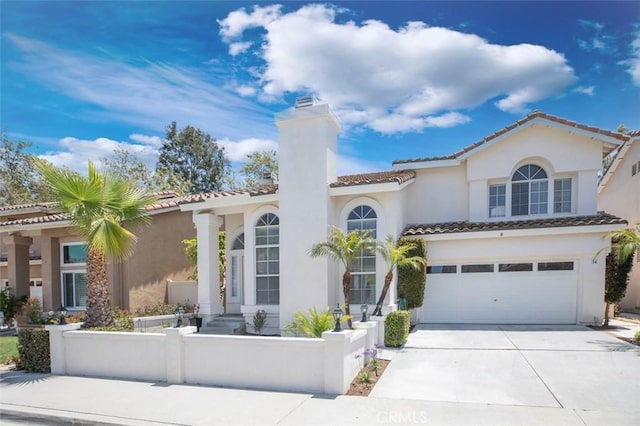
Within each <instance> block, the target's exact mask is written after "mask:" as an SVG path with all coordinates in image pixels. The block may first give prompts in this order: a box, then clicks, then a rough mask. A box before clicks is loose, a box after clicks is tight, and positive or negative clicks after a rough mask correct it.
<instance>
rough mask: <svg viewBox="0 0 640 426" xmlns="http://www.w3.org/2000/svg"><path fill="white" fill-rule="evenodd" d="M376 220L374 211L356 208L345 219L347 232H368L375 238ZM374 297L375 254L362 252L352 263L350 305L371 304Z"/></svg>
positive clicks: (361, 207)
mask: <svg viewBox="0 0 640 426" xmlns="http://www.w3.org/2000/svg"><path fill="white" fill-rule="evenodd" d="M377 218H378V216H377V215H376V212H375V210H373V209H372V208H371V207H369V206H358V207H356V208H355V209H353V210H351V213H349V216H348V217H347V231H348V232H351V231H354V230H358V231H369V233H370V237H371V238H376V227H377ZM375 297H376V253H375V251H369V250H363V251H361V252H360V253H359V255H358V256H356V258H355V259H354V261H353V266H352V268H351V290H350V292H349V301H350V303H351V304H358V305H359V304H362V303H367V304H373V303H375Z"/></svg>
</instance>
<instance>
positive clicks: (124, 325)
mask: <svg viewBox="0 0 640 426" xmlns="http://www.w3.org/2000/svg"><path fill="white" fill-rule="evenodd" d="M113 323H114V324H113V325H112V326H106V327H90V328H89V330H91V331H134V327H133V314H132V313H131V312H128V311H123V310H121V309H116V310H115V311H114V312H113Z"/></svg>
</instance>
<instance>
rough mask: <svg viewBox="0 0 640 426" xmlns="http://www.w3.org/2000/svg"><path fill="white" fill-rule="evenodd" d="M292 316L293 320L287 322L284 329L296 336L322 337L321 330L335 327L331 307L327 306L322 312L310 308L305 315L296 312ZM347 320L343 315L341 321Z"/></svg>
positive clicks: (347, 317) (346, 316)
mask: <svg viewBox="0 0 640 426" xmlns="http://www.w3.org/2000/svg"><path fill="white" fill-rule="evenodd" d="M293 317H294V320H292V321H290V322H289V324H287V326H286V327H285V331H286V332H287V333H291V334H294V335H296V336H306V337H322V333H323V332H325V331H329V330H333V329H334V327H335V322H334V321H333V314H332V310H331V308H327V309H326V310H325V311H323V312H318V311H317V310H316V308H311V309H309V310H308V311H307V315H305V314H304V313H303V312H296V313H294V314H293ZM348 320H349V316H348V315H344V316H343V317H342V321H341V322H346V321H348Z"/></svg>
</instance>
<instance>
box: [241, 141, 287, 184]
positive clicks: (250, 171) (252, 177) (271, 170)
mask: <svg viewBox="0 0 640 426" xmlns="http://www.w3.org/2000/svg"><path fill="white" fill-rule="evenodd" d="M247 158H248V160H249V161H248V162H246V163H244V164H243V165H242V168H241V169H240V173H242V174H243V175H244V179H245V185H246V187H247V188H251V187H254V186H257V185H258V182H259V181H260V179H263V178H264V177H265V176H274V175H275V176H277V175H278V154H277V153H276V151H275V150H270V151H264V152H254V153H251V154H249V155H247Z"/></svg>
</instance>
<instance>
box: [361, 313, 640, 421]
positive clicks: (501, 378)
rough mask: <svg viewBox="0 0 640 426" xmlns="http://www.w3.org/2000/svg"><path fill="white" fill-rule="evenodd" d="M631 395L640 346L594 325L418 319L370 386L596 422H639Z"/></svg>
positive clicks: (377, 391) (387, 392)
mask: <svg viewBox="0 0 640 426" xmlns="http://www.w3.org/2000/svg"><path fill="white" fill-rule="evenodd" d="M638 395H640V347H637V346H633V345H631V344H628V343H626V342H623V341H621V340H619V339H616V338H615V337H613V336H611V335H609V334H607V333H604V332H602V331H594V330H591V329H590V328H588V327H583V326H522V325H521V326H511V325H507V326H498V325H426V324H423V325H419V326H417V327H416V328H415V329H414V331H413V332H412V333H411V334H410V336H409V339H408V342H407V344H406V345H405V347H404V348H403V349H401V350H399V351H398V352H397V353H395V354H394V355H393V361H392V362H391V364H390V365H389V367H388V368H387V370H386V371H385V373H384V376H383V377H382V378H381V379H380V381H379V382H378V383H377V384H376V387H375V388H374V390H373V392H372V393H371V396H375V397H381V398H399V399H415V400H424V401H442V402H461V403H479V404H505V405H515V406H535V407H556V408H569V409H574V410H585V412H584V413H582V414H581V415H583V416H586V417H588V416H589V415H592V416H596V418H595V419H592V420H596V423H599V421H598V420H603V421H604V423H603V424H607V423H609V424H615V423H618V424H629V423H630V424H634V423H635V424H640V397H639V396H638ZM598 416H600V417H603V418H599V417H598ZM611 422H613V423H611ZM636 422H638V423H636Z"/></svg>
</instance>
